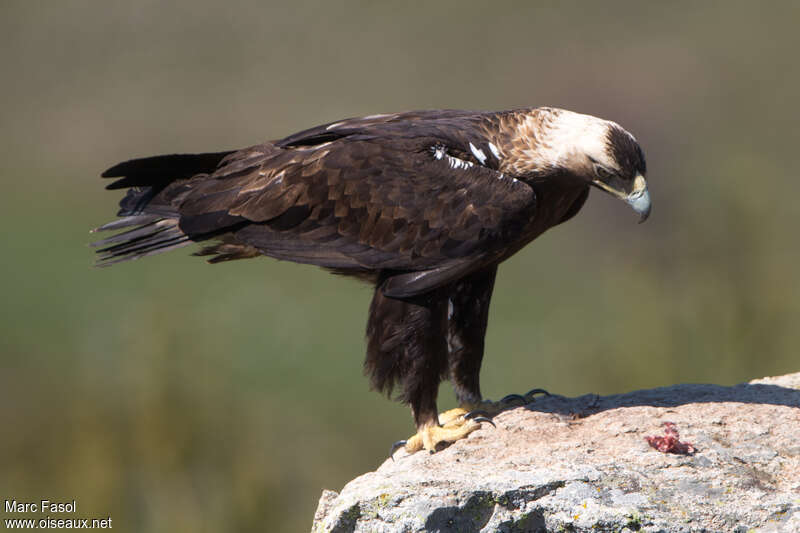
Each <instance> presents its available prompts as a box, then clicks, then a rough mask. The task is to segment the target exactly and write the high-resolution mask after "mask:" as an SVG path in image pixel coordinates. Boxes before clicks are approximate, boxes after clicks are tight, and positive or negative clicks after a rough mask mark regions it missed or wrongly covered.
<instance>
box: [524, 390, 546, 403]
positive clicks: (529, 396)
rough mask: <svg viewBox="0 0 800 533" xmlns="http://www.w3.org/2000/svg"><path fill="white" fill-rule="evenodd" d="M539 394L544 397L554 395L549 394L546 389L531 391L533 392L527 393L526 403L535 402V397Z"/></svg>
mask: <svg viewBox="0 0 800 533" xmlns="http://www.w3.org/2000/svg"><path fill="white" fill-rule="evenodd" d="M537 394H541V395H543V396H552V394H550V393H549V392H547V391H546V390H544V389H531V390H529V391H528V392H526V393H525V401H526V402H531V401H533V396H535V395H537ZM528 398H530V400H529V399H528Z"/></svg>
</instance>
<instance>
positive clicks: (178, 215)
mask: <svg viewBox="0 0 800 533" xmlns="http://www.w3.org/2000/svg"><path fill="white" fill-rule="evenodd" d="M645 175H646V165H645V158H644V153H643V151H642V149H641V147H640V146H639V143H638V142H637V141H636V139H635V138H634V136H633V135H631V134H630V133H628V132H627V131H626V130H624V129H623V128H622V127H621V126H619V125H618V124H616V123H614V122H611V121H608V120H603V119H600V118H597V117H594V116H590V115H585V114H579V113H575V112H572V111H567V110H564V109H557V108H551V107H539V108H525V109H514V110H509V111H500V112H483V111H463V110H430V111H412V112H404V113H390V114H380V115H370V116H365V117H360V118H349V119H345V120H340V121H336V122H332V123H328V124H323V125H321V126H317V127H314V128H311V129H307V130H304V131H301V132H299V133H295V134H293V135H289V136H288V137H285V138H283V139H280V140H277V141H270V142H264V143H261V144H257V145H255V146H251V147H249V148H244V149H241V150H232V151H224V152H214V153H199V154H173V155H159V156H155V157H146V158H142V159H132V160H129V161H125V162H123V163H119V164H117V165H114V166H113V167H111V168H109V169H108V170H106V171H105V172H104V173H103V174H102V176H103V177H105V178H117V179H116V180H115V181H113V182H112V183H111V184H109V185H108V186H107V187H106V188H107V189H127V194H126V195H125V196H124V198H122V200H121V202H120V210H119V212H118V214H117V215H118V217H120V218H118V219H115V220H114V221H112V222H110V223H108V224H105V225H103V226H100V227H99V228H96V229H95V230H93V231H98V230H100V231H106V230H119V229H124V231H123V232H121V233H117V234H114V235H112V236H111V237H108V238H106V239H103V240H100V241H98V242H95V243H92V244H93V246H96V247H98V248H99V250H98V254H99V256H98V265H101V266H105V265H112V264H115V263H119V262H122V261H127V260H131V259H139V258H141V257H145V256H149V255H153V254H157V253H161V252H166V251H168V250H173V249H175V248H180V247H182V246H186V245H189V244H191V243H194V242H202V243H205V244H204V247H203V248H201V249H200V250H199V251H197V252H196V253H195V254H194V255H199V256H208V257H209V259H208V261H209V262H210V263H222V262H225V261H230V260H235V259H247V258H253V257H259V256H269V257H273V258H276V259H280V260H288V261H294V262H297V263H307V264H312V265H318V266H320V267H323V268H325V269H328V270H330V271H332V272H334V273H337V274H343V275H347V276H352V277H355V278H359V279H361V280H365V281H367V282H369V283H371V284H372V285H373V286H374V293H373V296H372V302H371V304H370V307H369V318H368V320H367V328H366V341H367V350H366V351H367V354H366V360H365V362H364V372H365V374H367V375H368V377H369V379H370V383H371V386H372V388H373V389H375V390H377V391H380V392H383V393H386V394H387V395H389V396H391V394H392V391H393V390H395V389H397V390H399V394H397V398H398V399H399V400H400V401H402V402H403V403H406V404H408V405H410V407H411V412H412V416H413V418H414V422H415V424H416V430H417V433H416V434H415V435H414V436H412V437H410V438H408V439H406V440H403V441H399V442H398V443H396V444H395V446H393V447H392V453H394V451H395V450H396V449H397V448H399V447H405V449H406V451H407V452H409V453H414V452H417V451H419V450H423V449H424V450H427V451H429V452H431V453H433V452H434V451H436V450H438V449H441V448H442V447H444V446H447V445H449V443H452V442H455V441H457V440H459V439H462V438H465V437H466V436H467V435H469V434H470V433H471V432H473V431H475V430H476V429H478V428H479V427H480V425H481V423H484V422H491V417H492V416H493V415H494V414H496V413H497V412H499V411H500V410H502V409H503V406H504V403H503V402H502V401H501V402H490V401H484V399H483V396H482V395H481V389H480V384H479V374H480V368H481V362H482V359H483V353H484V336H485V333H486V328H487V322H488V316H489V302H490V299H491V296H492V289H493V286H494V281H495V276H496V274H497V267H498V265H499V264H500V263H502V262H503V261H504V260H506V259H508V258H509V257H511V256H512V255H514V254H515V253H516V252H518V251H519V250H520V249H521V248H522V247H524V246H525V245H526V244H528V243H529V242H531V241H532V240H534V239H535V238H536V237H538V236H539V235H541V234H542V233H543V232H544V231H546V230H547V229H549V228H552V227H553V226H556V225H558V224H561V223H563V222H566V221H567V220H569V219H571V218H572V217H574V216H575V215H576V214H577V213H578V211H580V209H581V207H582V206H583V205H584V203H585V202H586V199H587V197H588V196H589V191H590V188H591V187H596V188H598V189H600V190H602V191H604V192H606V193H609V194H611V195H612V196H614V197H616V198H619V199H621V200H623V201H624V202H625V203H627V204H628V205H629V206H630V207H631V208H632V209H633V210H634V211H635V212H636V213H638V214H639V216H640V221H644V220H645V219H646V218H647V217H648V215H649V214H650V195H649V193H648V189H647V183H646V181H645ZM444 379H449V380H450V381H451V382H452V384H453V387H454V390H455V395H456V398H457V400H458V403H459V407H458V408H455V409H451V410H449V411H446V412H444V413H441V414H439V413H438V410H437V407H436V399H437V393H438V389H439V384H440V382H441V381H442V380H444ZM533 392H535V391H533ZM511 396H514V395H511ZM515 397H516V398H519V396H515ZM506 401H508V400H506Z"/></svg>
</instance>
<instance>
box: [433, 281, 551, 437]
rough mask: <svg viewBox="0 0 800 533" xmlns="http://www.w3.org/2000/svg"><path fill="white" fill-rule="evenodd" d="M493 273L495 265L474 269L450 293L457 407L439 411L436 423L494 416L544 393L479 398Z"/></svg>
mask: <svg viewBox="0 0 800 533" xmlns="http://www.w3.org/2000/svg"><path fill="white" fill-rule="evenodd" d="M496 274H497V266H494V267H492V268H489V269H487V270H483V271H481V272H477V273H475V274H473V275H471V276H469V277H467V278H464V279H462V280H460V281H459V282H458V283H456V284H455V285H454V286H453V290H452V291H451V292H450V298H449V304H448V307H449V309H448V318H449V320H448V328H447V344H448V348H449V353H448V364H449V367H450V379H451V380H452V382H453V388H454V389H455V393H456V398H457V399H458V403H459V407H457V408H455V409H450V410H449V411H445V412H444V413H442V414H440V415H439V422H440V423H442V424H449V425H455V424H457V423H459V422H460V423H466V422H467V421H468V420H469V419H470V418H472V419H473V420H477V419H478V418H477V417H482V416H494V415H496V414H497V413H499V412H500V411H503V410H505V409H508V408H510V407H514V406H515V405H520V404H526V403H529V402H530V401H532V400H533V396H534V395H536V394H540V393H544V394H547V392H546V391H544V390H541V389H534V390H532V391H530V392H528V393H527V394H526V395H525V396H521V395H519V394H510V395H508V396H506V397H505V398H503V399H501V400H500V401H499V402H490V401H483V396H482V395H481V387H480V370H481V362H482V360H483V349H484V339H485V337H486V326H487V325H488V321H489V303H490V301H491V298H492V290H493V289H494V280H495V276H496Z"/></svg>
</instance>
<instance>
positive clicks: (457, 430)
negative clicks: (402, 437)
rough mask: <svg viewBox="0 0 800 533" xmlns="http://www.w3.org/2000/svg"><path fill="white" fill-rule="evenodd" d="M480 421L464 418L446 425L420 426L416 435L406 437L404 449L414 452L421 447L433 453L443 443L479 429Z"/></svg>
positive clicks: (451, 441)
mask: <svg viewBox="0 0 800 533" xmlns="http://www.w3.org/2000/svg"><path fill="white" fill-rule="evenodd" d="M480 427H481V423H480V421H475V420H467V419H464V418H461V419H460V420H459V419H456V420H452V421H450V422H449V423H448V424H447V425H446V426H444V427H442V426H430V427H427V428H422V429H420V430H419V432H417V434H416V435H414V436H413V437H411V438H410V439H408V440H407V441H406V443H405V449H406V451H407V452H408V453H415V452H418V451H420V450H422V449H425V450H428V451H429V452H430V453H434V452H435V451H436V450H438V449H440V448H441V447H443V446H444V445H448V444H451V443H453V442H455V441H457V440H460V439H463V438H464V437H466V436H467V435H469V434H470V433H472V432H473V431H475V430H476V429H480Z"/></svg>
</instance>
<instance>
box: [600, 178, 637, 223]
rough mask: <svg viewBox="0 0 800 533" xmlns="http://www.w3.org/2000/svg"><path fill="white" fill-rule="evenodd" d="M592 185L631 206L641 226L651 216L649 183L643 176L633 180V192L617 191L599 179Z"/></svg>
mask: <svg viewBox="0 0 800 533" xmlns="http://www.w3.org/2000/svg"><path fill="white" fill-rule="evenodd" d="M592 185H594V186H595V187H597V188H599V189H602V190H604V191H606V192H607V193H609V194H610V195H611V196H614V197H616V198H619V199H620V200H622V201H624V202H625V203H627V204H628V205H629V206H631V208H633V210H634V211H636V212H637V213H638V214H639V223H640V224H641V223H642V222H644V221H645V220H647V217H649V216H650V193H649V192H647V182H646V181H645V179H644V176H642V175H641V174H639V175H637V176H636V178H635V179H634V180H633V188H632V189H631V192H625V191H623V190H619V189H615V188H613V187H611V186H610V185H608V184H607V183H604V182H602V181H600V180H598V179H595V180H592Z"/></svg>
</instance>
